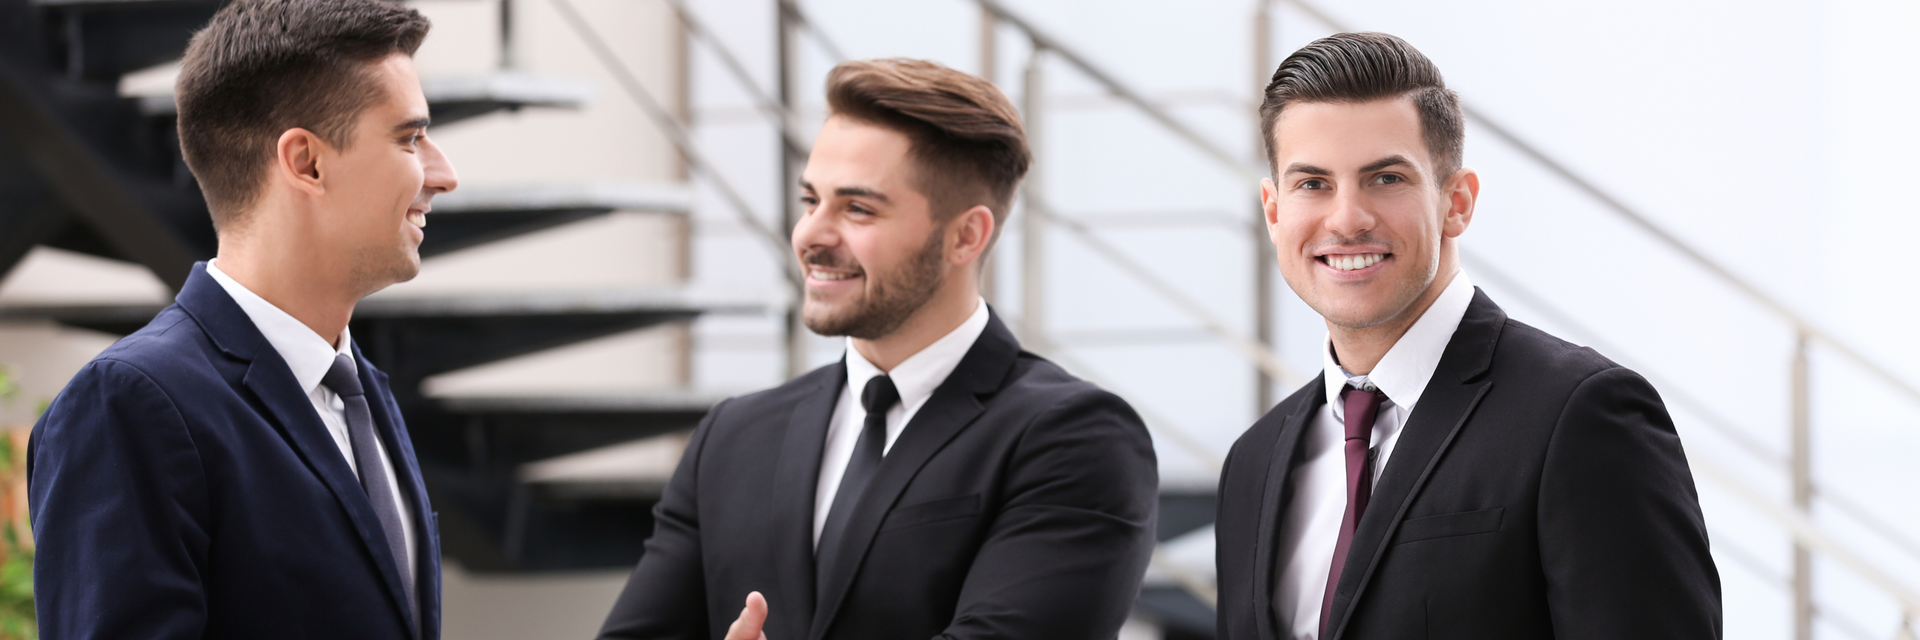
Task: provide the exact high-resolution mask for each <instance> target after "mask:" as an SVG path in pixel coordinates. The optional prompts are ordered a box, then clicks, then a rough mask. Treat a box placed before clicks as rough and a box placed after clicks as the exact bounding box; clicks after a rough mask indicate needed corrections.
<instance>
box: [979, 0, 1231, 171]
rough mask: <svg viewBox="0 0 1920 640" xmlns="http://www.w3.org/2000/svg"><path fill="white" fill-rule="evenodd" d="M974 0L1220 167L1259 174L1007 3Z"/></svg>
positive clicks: (991, 0)
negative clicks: (1009, 6)
mask: <svg viewBox="0 0 1920 640" xmlns="http://www.w3.org/2000/svg"><path fill="white" fill-rule="evenodd" d="M974 2H976V3H978V4H979V5H980V8H982V9H985V10H987V11H988V12H990V13H992V14H993V15H994V16H995V17H996V18H998V19H999V20H1000V21H1002V22H1006V23H1007V24H1011V25H1013V26H1015V27H1018V28H1019V29H1020V30H1021V31H1023V32H1026V34H1027V36H1028V37H1029V38H1032V39H1033V45H1034V47H1035V48H1038V49H1045V50H1048V51H1052V52H1054V53H1055V54H1057V55H1059V56H1060V59H1061V60H1065V61H1066V62H1067V63H1068V64H1071V65H1073V66H1074V67H1075V68H1078V69H1079V70H1080V72H1081V73H1084V74H1086V75H1087V77H1088V78H1090V79H1092V80H1093V81H1094V83H1095V84H1098V85H1100V86H1101V87H1104V88H1105V89H1106V90H1107V91H1108V92H1110V93H1112V94H1113V95H1114V96H1115V97H1118V98H1120V99H1121V100H1123V101H1125V102H1127V103H1128V104H1131V105H1133V106H1134V107H1135V108H1137V109H1139V110H1140V111H1141V113H1143V114H1145V115H1146V116H1147V117H1148V118H1150V119H1152V120H1153V121H1154V122H1155V123H1158V124H1159V125H1160V126H1161V127H1162V128H1165V129H1166V130H1167V131H1169V132H1171V133H1173V134H1174V135H1176V136H1179V137H1180V138H1181V139H1182V140H1185V141H1186V142H1187V144H1190V145H1192V146H1193V147H1194V148H1196V149H1199V150H1200V152H1201V153H1204V154H1206V156H1207V158H1209V159H1211V160H1213V161H1214V162H1216V163H1219V164H1220V166H1222V167H1225V168H1226V169H1227V170H1229V171H1232V172H1234V175H1236V176H1239V177H1240V178H1242V179H1244V180H1246V181H1248V182H1258V181H1259V180H1260V178H1261V175H1260V172H1259V170H1257V169H1254V168H1252V167H1250V166H1249V165H1248V163H1247V162H1246V161H1245V160H1243V159H1240V158H1236V157H1234V154H1233V153H1231V152H1229V151H1227V150H1226V148H1225V147H1222V146H1220V145H1219V144H1216V143H1215V142H1214V141H1213V140H1210V139H1208V138H1207V137H1206V136H1203V135H1200V132H1198V131H1194V130H1193V129H1192V128H1191V127H1188V126H1187V125H1186V123H1184V122H1181V121H1180V120H1179V119H1178V118H1175V117H1173V114H1171V113H1167V111H1166V110H1165V109H1162V108H1160V106H1159V105H1156V104H1154V103H1152V102H1149V101H1148V100H1147V98H1146V96H1145V95H1144V94H1142V93H1140V92H1139V91H1135V90H1134V89H1133V88H1132V87H1129V86H1127V85H1126V83H1123V82H1121V81H1120V80H1119V79H1118V78H1117V77H1116V76H1114V75H1113V74H1111V73H1108V72H1107V70H1105V69H1102V68H1101V67H1100V66H1099V65H1096V64H1094V63H1093V62H1092V61H1090V60H1088V59H1087V58H1086V57H1085V56H1082V55H1080V53H1079V52H1077V51H1074V50H1073V49H1072V48H1070V47H1068V46H1067V45H1065V44H1063V43H1062V42H1061V41H1060V39H1059V38H1055V37H1053V35H1052V34H1049V33H1047V32H1046V30H1044V29H1041V28H1039V27H1036V26H1034V24H1033V22H1032V21H1030V20H1027V19H1026V17H1025V16H1022V15H1020V14H1018V13H1015V12H1014V11H1012V10H1010V9H1008V8H1007V7H1006V5H1003V4H1000V0H974Z"/></svg>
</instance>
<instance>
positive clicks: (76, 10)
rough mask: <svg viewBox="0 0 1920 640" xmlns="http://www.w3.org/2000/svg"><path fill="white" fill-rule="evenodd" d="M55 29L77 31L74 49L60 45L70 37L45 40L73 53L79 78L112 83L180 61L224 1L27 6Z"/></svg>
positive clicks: (64, 1)
mask: <svg viewBox="0 0 1920 640" xmlns="http://www.w3.org/2000/svg"><path fill="white" fill-rule="evenodd" d="M32 4H33V5H34V6H36V7H38V8H40V9H42V10H44V11H46V12H48V13H52V14H54V15H59V16H61V17H60V18H58V19H57V20H58V21H59V22H58V23H64V24H71V25H76V26H78V29H77V35H78V37H79V42H78V43H77V44H78V46H75V44H76V43H73V42H65V40H66V38H67V37H69V35H71V34H74V32H73V31H68V32H67V33H61V34H57V35H56V34H49V35H50V37H52V38H58V39H60V40H62V41H63V42H61V43H60V44H61V45H62V46H61V50H62V51H64V52H69V53H71V52H77V53H78V55H79V64H78V65H73V64H72V63H71V62H69V63H68V64H67V65H66V66H65V67H64V69H65V70H67V71H69V72H71V71H74V70H76V69H75V68H74V67H75V66H78V69H77V70H78V71H79V72H80V74H79V75H80V77H83V78H86V79H88V80H92V81H100V82H105V81H111V80H115V79H117V78H119V77H120V76H122V75H125V74H127V73H129V72H132V71H138V70H140V69H145V68H147V67H151V66H153V65H156V64H160V63H163V62H167V61H169V60H176V59H179V57H180V55H181V54H182V53H185V52H186V50H187V40H188V39H190V38H192V37H193V32H194V31H195V30H197V29H199V28H201V27H202V26H205V25H206V24H207V21H208V20H211V19H213V14H214V12H216V11H218V10H219V9H220V7H221V5H224V4H226V2H225V0H32Z"/></svg>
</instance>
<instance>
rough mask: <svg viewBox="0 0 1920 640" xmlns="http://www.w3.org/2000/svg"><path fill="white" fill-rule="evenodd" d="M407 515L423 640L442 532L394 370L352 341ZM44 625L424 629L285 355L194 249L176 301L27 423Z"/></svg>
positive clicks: (148, 630) (190, 630) (139, 632)
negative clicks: (397, 400)
mask: <svg viewBox="0 0 1920 640" xmlns="http://www.w3.org/2000/svg"><path fill="white" fill-rule="evenodd" d="M353 359H354V361H355V362H356V363H358V364H359V366H360V384H361V386H363V387H364V388H365V389H366V390H367V404H368V408H370V409H371V410H372V412H373V422H374V427H375V428H376V429H378V430H379V432H380V438H381V440H382V442H384V443H385V445H386V448H387V454H388V455H389V456H392V457H393V471H394V474H395V475H396V476H398V477H397V478H395V480H396V481H397V484H398V485H399V487H400V488H401V495H402V497H403V498H404V499H406V500H408V501H409V506H410V507H411V508H412V511H413V518H414V521H413V527H414V540H415V543H416V545H417V547H416V549H417V550H416V552H415V556H416V559H417V560H418V564H416V565H415V567H414V571H413V574H414V575H415V576H416V577H417V578H416V584H417V587H416V588H417V593H418V594H419V597H420V617H421V623H420V631H421V633H420V637H422V638H427V639H429V640H431V639H433V638H438V637H440V544H439V534H438V529H437V527H436V526H435V522H434V519H433V518H432V517H431V515H430V514H432V513H433V510H432V508H431V507H430V506H429V505H428V504H427V493H426V487H425V486H424V485H422V484H421V481H420V465H419V464H418V463H417V462H415V460H414V456H413V444H412V442H411V440H410V439H409V438H408V436H407V427H406V424H405V423H403V422H401V420H400V411H399V409H398V408H396V407H395V405H394V403H393V393H392V391H391V388H390V387H389V386H388V384H387V376H386V374H383V373H381V372H380V371H379V370H377V369H374V368H373V365H371V364H369V363H368V362H367V359H366V358H365V357H364V356H362V355H361V354H360V351H359V347H357V346H356V347H355V348H354V353H353ZM28 451H29V452H28V456H27V469H28V476H27V477H28V485H27V486H28V489H29V493H30V494H31V504H32V505H33V508H32V511H33V534H34V542H35V543H37V544H38V550H37V551H36V553H35V554H34V563H33V582H34V584H33V590H34V605H35V610H36V611H37V612H38V616H39V623H40V637H42V638H47V639H48V640H58V639H64V638H180V639H186V638H236V639H239V638H315V639H328V640H332V639H335V638H392V639H395V640H399V639H403V638H411V637H413V633H412V632H411V631H410V630H409V626H410V625H409V622H408V619H409V618H411V617H412V613H411V612H410V611H409V607H407V606H406V595H405V591H403V590H402V589H403V588H402V585H401V583H400V574H399V572H398V570H397V568H396V567H397V565H396V564H395V563H394V561H395V559H394V557H393V554H392V553H391V552H390V551H389V550H388V548H387V543H386V537H385V536H384V534H382V533H381V532H380V520H379V519H378V518H377V517H375V516H374V512H373V503H372V502H371V501H369V500H368V499H367V494H366V491H365V490H364V489H361V488H360V481H359V479H358V478H356V477H355V476H354V473H353V469H352V468H351V467H349V466H347V459H346V457H345V456H342V455H340V448H339V446H337V445H335V444H334V440H333V437H332V436H331V435H329V434H328V432H327V427H326V425H325V424H324V423H322V422H321V421H320V415H319V413H317V412H315V411H314V408H313V403H312V402H311V401H309V400H308V399H307V394H306V392H305V391H304V390H303V389H301V388H300V384H299V383H298V382H296V381H295V380H294V378H293V372H292V371H291V370H289V369H288V368H287V364H286V361H285V360H283V359H281V357H280V352H278V351H275V350H274V348H273V345H272V344H271V343H269V342H267V339H266V336H264V335H261V333H260V330H259V329H258V328H256V327H255V326H254V324H253V321H252V320H251V319H249V318H248V317H247V314H246V312H245V311H242V310H241V309H240V305H239V304H238V303H235V302H234V301H233V298H231V297H229V296H228V295H227V292H226V290H225V289H222V288H221V287H220V284H219V283H218V282H216V281H214V279H213V277H212V276H209V275H207V271H206V265H204V264H196V265H194V267H193V273H192V275H190V276H188V278H187V284H186V286H185V287H183V288H182V289H181V290H180V295H179V297H178V298H177V299H176V302H175V304H174V305H173V306H170V307H167V308H166V309H165V310H164V311H161V312H160V315H159V316H157V317H155V318H154V319H153V322H151V323H149V324H148V325H147V326H146V327H145V328H143V329H141V330H139V331H138V332H135V333H134V334H133V335H129V336H127V337H126V338H125V339H122V340H120V341H119V342H116V343H114V345H113V346H112V347H109V348H108V349H107V350H106V351H104V352H102V353H101V354H100V355H99V356H98V357H95V358H94V360H93V362H90V363H88V364H87V366H86V367H85V368H82V369H81V370H80V373H79V374H77V375H75V376H74V377H73V380H72V381H71V382H68V383H67V387H66V389H64V390H62V391H61V392H60V395H58V396H56V397H55V398H54V400H53V405H52V406H51V407H49V408H48V409H47V413H46V415H44V416H42V417H41V418H40V423H39V424H37V425H35V426H34V429H33V439H32V442H31V444H30V445H29V450H28Z"/></svg>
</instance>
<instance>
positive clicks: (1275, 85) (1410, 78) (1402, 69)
mask: <svg viewBox="0 0 1920 640" xmlns="http://www.w3.org/2000/svg"><path fill="white" fill-rule="evenodd" d="M1408 97H1410V98H1412V99H1413V104H1414V106H1415V108H1416V109H1417V110H1418V111H1419V112H1420V133H1421V137H1423V138H1425V142H1426V144H1427V154H1428V155H1430V156H1432V158H1433V164H1434V169H1435V170H1436V171H1437V172H1438V173H1439V175H1437V176H1434V179H1435V180H1436V181H1440V180H1446V179H1447V178H1448V177H1449V176H1452V175H1453V172H1455V171H1459V170H1460V164H1461V161H1462V155H1463V154H1464V152H1465V148H1466V125H1465V124H1464V122H1465V119H1464V118H1463V117H1462V115H1461V112H1460V96H1459V95H1457V94H1455V93H1454V92H1453V91H1452V90H1450V89H1448V88H1447V83H1446V81H1445V80H1443V79H1441V78H1440V68H1439V67H1436V66H1434V64H1433V61H1432V60H1428V59H1427V56H1425V55H1422V54H1421V53H1420V51H1419V50H1418V49H1415V48H1413V45H1410V44H1407V41H1405V40H1401V39H1399V38H1396V37H1394V36H1391V35H1388V34H1384V33H1340V34H1334V35H1331V36H1327V37H1325V38H1321V39H1319V40H1315V41H1313V42H1312V43H1310V44H1308V45H1307V46H1304V47H1301V48H1300V50H1299V51H1295V52H1293V55H1290V56H1287V59H1286V60H1284V61H1281V63H1280V68H1279V69H1277V70H1275V71H1274V72H1273V81H1272V82H1269V83H1268V84H1267V91H1266V98H1265V99H1264V100H1262V101H1261V102H1260V134H1261V139H1262V140H1265V141H1266V144H1267V162H1268V163H1269V164H1276V163H1278V162H1279V159H1278V157H1277V156H1276V155H1275V152H1276V151H1278V150H1277V149H1275V148H1274V145H1275V144H1276V143H1277V142H1278V141H1276V140H1274V138H1273V134H1274V129H1275V127H1276V126H1277V124H1278V123H1279V121H1280V110H1281V109H1284V108H1286V106H1287V105H1288V104H1290V103H1294V102H1323V103H1325V102H1332V103H1356V102H1372V101H1374V100H1386V99H1395V98H1408ZM1272 169H1273V171H1274V173H1276V174H1277V173H1279V171H1280V168H1279V167H1278V166H1277V165H1276V166H1273V167H1272Z"/></svg>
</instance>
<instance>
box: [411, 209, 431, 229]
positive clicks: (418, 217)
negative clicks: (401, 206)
mask: <svg viewBox="0 0 1920 640" xmlns="http://www.w3.org/2000/svg"><path fill="white" fill-rule="evenodd" d="M407 222H409V223H412V224H413V226H416V227H420V228H422V229H425V228H427V214H424V213H413V212H411V211H409V212H407Z"/></svg>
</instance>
